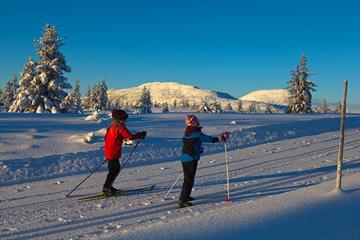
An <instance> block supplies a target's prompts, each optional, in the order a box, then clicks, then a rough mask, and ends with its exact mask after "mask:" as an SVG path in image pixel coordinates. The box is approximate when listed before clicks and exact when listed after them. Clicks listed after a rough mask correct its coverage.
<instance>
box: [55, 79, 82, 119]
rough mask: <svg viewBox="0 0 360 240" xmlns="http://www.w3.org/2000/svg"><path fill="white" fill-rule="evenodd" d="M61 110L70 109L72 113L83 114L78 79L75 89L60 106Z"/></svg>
mask: <svg viewBox="0 0 360 240" xmlns="http://www.w3.org/2000/svg"><path fill="white" fill-rule="evenodd" d="M60 107H61V109H68V112H70V113H83V111H82V107H81V94H80V80H79V79H78V78H77V79H76V80H75V83H74V85H73V89H72V91H71V92H70V94H68V95H67V96H66V97H65V99H64V101H63V102H62V103H61V104H60Z"/></svg>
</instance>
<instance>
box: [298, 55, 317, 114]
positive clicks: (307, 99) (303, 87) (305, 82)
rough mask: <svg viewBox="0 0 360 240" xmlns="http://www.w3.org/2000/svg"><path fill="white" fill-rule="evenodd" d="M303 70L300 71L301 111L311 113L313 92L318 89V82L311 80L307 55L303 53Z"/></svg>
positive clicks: (301, 63)
mask: <svg viewBox="0 0 360 240" xmlns="http://www.w3.org/2000/svg"><path fill="white" fill-rule="evenodd" d="M300 65H301V71H300V75H301V78H300V99H299V101H300V106H301V109H300V112H304V113H311V105H312V95H311V92H313V91H316V89H315V88H316V87H317V86H316V84H315V83H314V82H313V81H311V80H309V79H308V77H309V75H310V72H309V70H308V68H307V56H306V55H305V54H303V55H302V56H301V61H300Z"/></svg>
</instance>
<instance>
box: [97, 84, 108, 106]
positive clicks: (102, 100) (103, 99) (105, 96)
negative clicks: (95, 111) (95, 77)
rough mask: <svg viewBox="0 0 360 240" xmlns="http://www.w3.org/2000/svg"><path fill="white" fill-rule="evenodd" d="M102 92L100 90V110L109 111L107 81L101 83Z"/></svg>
mask: <svg viewBox="0 0 360 240" xmlns="http://www.w3.org/2000/svg"><path fill="white" fill-rule="evenodd" d="M99 87H100V90H99V95H100V96H99V98H100V99H99V105H100V110H107V109H108V102H109V101H108V94H107V91H108V87H107V85H106V81H105V79H104V80H102V81H101V83H100V86H99Z"/></svg>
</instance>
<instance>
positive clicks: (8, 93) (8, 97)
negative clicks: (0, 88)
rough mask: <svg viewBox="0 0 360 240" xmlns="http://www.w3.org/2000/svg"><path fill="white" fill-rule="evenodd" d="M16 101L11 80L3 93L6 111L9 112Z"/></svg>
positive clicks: (6, 84)
mask: <svg viewBox="0 0 360 240" xmlns="http://www.w3.org/2000/svg"><path fill="white" fill-rule="evenodd" d="M13 101H14V92H13V87H12V83H11V81H7V82H6V83H5V89H4V93H3V98H2V103H3V104H4V106H3V110H4V112H9V110H10V107H11V105H12V103H13Z"/></svg>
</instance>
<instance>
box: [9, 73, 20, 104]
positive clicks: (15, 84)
mask: <svg viewBox="0 0 360 240" xmlns="http://www.w3.org/2000/svg"><path fill="white" fill-rule="evenodd" d="M11 87H12V92H13V96H14V98H15V96H16V95H17V91H18V89H19V83H18V81H17V77H16V74H14V76H13V79H12V82H11Z"/></svg>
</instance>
